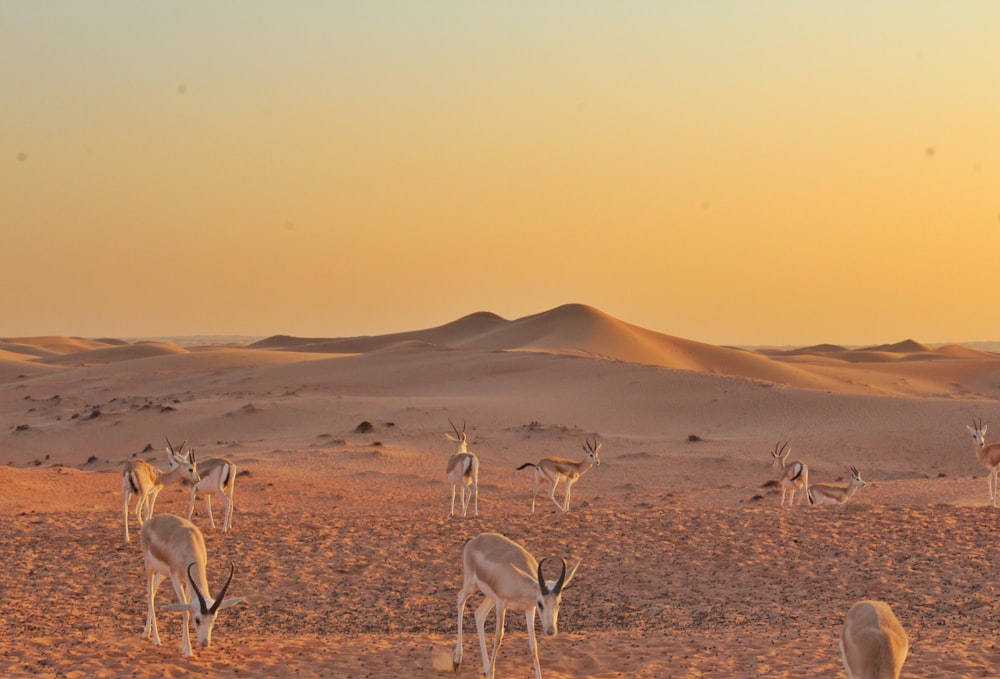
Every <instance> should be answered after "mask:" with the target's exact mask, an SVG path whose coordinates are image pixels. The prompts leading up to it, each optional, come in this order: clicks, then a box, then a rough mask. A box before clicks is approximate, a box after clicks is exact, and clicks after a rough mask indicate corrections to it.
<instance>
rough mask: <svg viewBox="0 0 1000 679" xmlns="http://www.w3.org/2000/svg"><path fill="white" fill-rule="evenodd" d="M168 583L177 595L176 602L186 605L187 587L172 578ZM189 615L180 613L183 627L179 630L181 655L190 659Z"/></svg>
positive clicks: (187, 612)
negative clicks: (172, 586) (172, 585)
mask: <svg viewBox="0 0 1000 679" xmlns="http://www.w3.org/2000/svg"><path fill="white" fill-rule="evenodd" d="M161 577H162V576H161ZM170 581H171V582H172V583H173V584H174V593H175V594H177V602H178V603H184V604H186V603H187V602H188V601H189V599H188V593H187V587H186V586H185V585H184V583H183V582H181V581H180V580H178V579H177V578H175V577H173V576H171V577H170ZM190 615H191V612H190V611H188V610H187V609H185V610H184V612H183V613H181V625H182V626H183V627H182V629H181V653H183V654H184V657H185V658H190V657H191V636H190V632H189V631H188V618H189V617H190Z"/></svg>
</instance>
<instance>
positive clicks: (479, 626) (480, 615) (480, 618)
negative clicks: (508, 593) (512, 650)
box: [476, 598, 494, 677]
mask: <svg viewBox="0 0 1000 679" xmlns="http://www.w3.org/2000/svg"><path fill="white" fill-rule="evenodd" d="M493 606H494V603H493V599H490V598H487V599H486V600H485V601H484V602H483V603H481V604H479V608H477V609H476V632H477V633H478V634H479V652H480V653H481V654H482V656H483V674H485V675H486V676H487V677H492V676H493V675H492V674H491V673H490V667H491V666H492V663H491V662H490V654H489V651H488V650H486V616H488V615H489V614H490V611H492V610H493Z"/></svg>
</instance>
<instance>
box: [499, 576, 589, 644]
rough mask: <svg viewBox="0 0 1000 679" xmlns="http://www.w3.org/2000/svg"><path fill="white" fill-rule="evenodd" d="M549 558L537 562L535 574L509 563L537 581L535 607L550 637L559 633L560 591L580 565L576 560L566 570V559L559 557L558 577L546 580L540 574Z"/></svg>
mask: <svg viewBox="0 0 1000 679" xmlns="http://www.w3.org/2000/svg"><path fill="white" fill-rule="evenodd" d="M551 558H553V557H546V558H544V559H542V560H541V561H539V562H538V573H537V574H536V575H531V574H530V573H525V572H524V571H522V570H521V569H520V568H518V567H517V566H514V565H513V564H511V567H512V568H513V569H514V570H516V571H517V572H518V573H520V574H521V575H523V576H524V577H526V578H531V579H533V580H535V581H536V582H537V583H538V598H537V600H536V601H535V609H536V610H537V611H538V617H539V618H540V620H541V623H542V629H543V630H544V631H545V633H546V634H548V635H549V636H550V637H554V636H555V635H556V634H558V633H559V606H560V604H561V603H562V591H563V590H564V589H565V588H566V587H568V586H569V583H570V581H571V580H572V579H573V576H574V575H576V569H577V568H579V567H580V562H579V561H577V562H576V565H575V566H573V568H571V569H569V572H567V571H566V559H559V561H560V562H561V563H562V570H561V571H560V572H559V577H558V578H556V579H555V580H554V581H553V580H546V579H545V576H543V575H542V565H543V564H544V563H545V562H546V561H548V560H549V559H551Z"/></svg>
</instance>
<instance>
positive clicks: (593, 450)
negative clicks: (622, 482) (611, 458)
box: [583, 438, 614, 467]
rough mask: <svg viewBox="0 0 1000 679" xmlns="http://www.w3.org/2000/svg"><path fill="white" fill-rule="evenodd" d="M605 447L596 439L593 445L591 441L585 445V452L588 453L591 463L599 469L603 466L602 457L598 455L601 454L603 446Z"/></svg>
mask: <svg viewBox="0 0 1000 679" xmlns="http://www.w3.org/2000/svg"><path fill="white" fill-rule="evenodd" d="M603 445H604V444H603V443H600V442H599V441H598V440H597V439H596V438H595V439H594V442H593V443H591V442H590V441H586V442H585V443H584V444H583V452H585V453H587V457H589V458H590V459H591V461H592V462H593V463H594V464H595V465H597V466H598V467H600V466H601V457H600V455H599V454H598V453H599V452H600V450H601V446H603ZM611 466H612V467H613V466H614V465H611Z"/></svg>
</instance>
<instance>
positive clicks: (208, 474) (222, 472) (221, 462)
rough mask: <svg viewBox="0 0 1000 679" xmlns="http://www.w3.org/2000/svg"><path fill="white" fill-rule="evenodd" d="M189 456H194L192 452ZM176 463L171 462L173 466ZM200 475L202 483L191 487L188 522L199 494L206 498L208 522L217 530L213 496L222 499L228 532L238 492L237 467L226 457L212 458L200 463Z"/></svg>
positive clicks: (224, 530) (223, 519)
mask: <svg viewBox="0 0 1000 679" xmlns="http://www.w3.org/2000/svg"><path fill="white" fill-rule="evenodd" d="M189 455H194V450H191V451H190V453H189ZM174 464H175V462H173V461H171V466H173V465H174ZM198 474H199V476H201V481H199V482H198V483H195V484H192V485H191V504H190V505H189V506H188V517H187V518H188V521H190V520H191V517H192V516H193V515H194V504H195V500H197V499H198V492H199V491H201V492H202V494H204V496H205V507H206V508H207V509H208V520H209V522H210V523H211V525H212V528H215V517H214V516H213V515H212V495H218V496H219V497H220V498H222V504H223V514H224V516H223V518H222V532H223V533H225V532H227V531H228V530H229V529H230V528H232V526H233V506H234V503H233V493H234V492H235V491H236V465H235V464H234V463H233V462H232V460H229V459H227V458H225V457H210V458H208V459H207V460H202V461H201V462H199V463H198Z"/></svg>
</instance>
